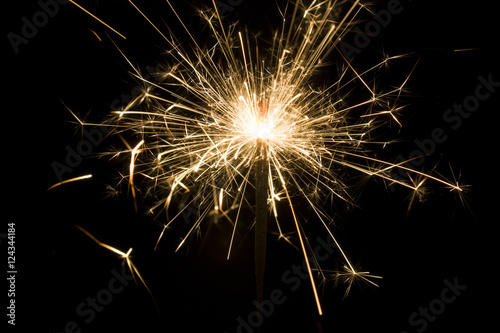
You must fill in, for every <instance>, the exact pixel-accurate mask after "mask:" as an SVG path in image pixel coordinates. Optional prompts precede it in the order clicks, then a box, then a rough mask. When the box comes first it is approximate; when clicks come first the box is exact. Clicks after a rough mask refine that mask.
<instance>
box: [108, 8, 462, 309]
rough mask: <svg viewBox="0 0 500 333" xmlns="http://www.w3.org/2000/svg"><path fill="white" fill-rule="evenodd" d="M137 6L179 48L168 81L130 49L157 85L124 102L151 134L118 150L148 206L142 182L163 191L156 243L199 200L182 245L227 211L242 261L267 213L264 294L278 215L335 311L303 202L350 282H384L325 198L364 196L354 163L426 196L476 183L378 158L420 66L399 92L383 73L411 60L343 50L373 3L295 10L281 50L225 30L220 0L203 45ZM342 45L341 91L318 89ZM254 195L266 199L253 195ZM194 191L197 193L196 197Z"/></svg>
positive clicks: (129, 119) (123, 125)
mask: <svg viewBox="0 0 500 333" xmlns="http://www.w3.org/2000/svg"><path fill="white" fill-rule="evenodd" d="M129 2H130V3H131V4H132V5H133V6H134V8H135V9H136V10H137V11H138V12H139V13H140V14H141V15H142V16H143V17H144V18H145V19H146V20H147V21H148V22H149V23H150V24H151V26H152V27H153V28H154V29H155V30H156V31H157V32H158V33H159V34H160V35H161V36H162V37H163V38H164V40H165V42H166V43H167V44H168V45H169V47H170V52H169V56H170V59H171V64H170V65H169V67H168V68H167V69H166V70H165V71H164V72H162V73H158V74H159V75H158V80H152V79H146V78H145V77H144V76H143V75H141V72H140V70H139V69H138V68H136V67H135V66H134V65H132V63H131V62H130V61H129V60H128V59H127V58H126V57H125V59H127V61H128V62H129V64H130V66H131V68H132V75H133V76H134V77H135V78H137V79H138V80H139V81H140V82H141V83H142V84H143V85H144V90H143V92H142V93H141V94H140V95H138V96H136V97H135V98H134V99H133V100H132V101H131V102H130V103H129V104H128V105H127V106H126V107H124V108H123V109H121V110H114V111H113V113H114V114H115V115H116V127H115V132H116V133H119V134H120V135H121V136H122V137H123V135H124V133H126V132H130V131H132V132H133V133H135V137H136V138H137V139H134V140H136V141H134V143H132V144H130V145H129V144H128V143H127V145H128V149H125V150H121V151H117V152H114V153H113V154H114V156H116V155H119V154H124V153H127V154H130V165H129V175H128V176H125V178H127V179H128V183H129V188H130V192H131V194H132V197H133V200H134V205H135V208H136V210H137V194H136V189H137V188H146V189H147V194H149V195H151V196H153V197H155V198H158V200H157V202H156V203H155V205H154V206H153V207H151V208H150V211H151V212H152V213H154V215H155V219H156V220H160V217H161V216H162V215H163V214H164V216H165V221H166V222H165V223H163V229H162V231H161V234H160V236H159V238H158V241H157V244H156V246H158V245H159V242H160V240H161V238H162V236H163V235H164V232H165V231H166V230H167V229H168V228H171V227H173V226H174V225H175V223H176V221H179V220H180V218H179V217H180V216H181V215H182V214H183V212H184V211H185V210H186V209H187V208H188V207H189V206H190V205H192V204H193V203H196V204H197V207H196V209H198V210H199V212H198V216H197V219H196V220H195V221H193V223H192V225H191V226H190V229H189V231H188V232H187V234H186V235H185V236H184V237H183V238H182V239H181V240H180V242H179V245H178V247H177V249H176V251H177V250H179V249H180V248H181V247H182V246H183V245H184V244H185V243H186V241H187V240H188V239H189V237H191V236H192V235H193V234H195V233H196V232H200V230H201V229H202V227H203V226H204V224H206V223H210V222H208V219H207V216H208V215H210V214H213V215H216V216H220V217H221V220H222V221H227V222H228V223H229V224H230V225H231V227H232V236H231V238H230V239H229V240H228V253H227V258H228V259H229V258H230V255H231V251H232V249H233V245H234V242H235V240H236V238H237V230H238V227H240V226H241V225H242V224H245V223H246V224H248V223H249V221H248V220H246V219H243V218H242V214H244V211H245V210H248V209H250V210H252V211H254V214H255V220H254V224H253V227H254V228H255V261H256V267H255V271H256V279H257V300H258V302H261V301H262V294H263V291H262V290H263V275H264V267H265V252H266V235H267V232H268V226H267V222H268V216H272V217H273V218H274V223H275V225H276V228H277V230H278V234H279V236H278V238H279V239H284V240H286V241H287V242H288V243H290V244H292V245H294V246H296V247H297V248H298V249H300V251H301V252H302V255H303V256H304V258H305V262H306V265H307V271H308V274H309V278H310V282H311V287H312V290H313V294H314V298H315V301H316V306H317V309H318V313H319V314H321V313H322V309H321V304H320V300H319V296H318V292H317V290H316V284H315V274H316V273H319V274H320V275H321V276H323V277H325V273H326V272H327V271H323V270H322V269H321V268H320V267H319V266H318V265H317V262H316V263H314V264H315V265H314V266H315V267H313V265H312V264H313V263H311V262H310V257H311V256H312V254H311V253H309V251H308V248H309V247H310V246H309V245H308V241H307V237H305V234H304V231H303V229H302V227H301V218H300V216H299V214H298V211H297V206H296V205H295V203H294V201H295V200H294V199H293V198H294V197H301V198H302V199H301V200H302V201H304V202H306V203H307V204H308V206H309V207H310V208H311V210H312V212H314V214H315V216H316V218H317V220H318V221H319V223H320V224H321V225H322V226H323V227H324V229H325V231H326V233H328V235H329V236H330V237H331V238H332V239H333V240H334V242H335V244H336V245H337V247H338V248H339V251H340V255H341V259H342V260H343V261H344V267H345V271H343V272H337V273H336V277H337V278H338V279H341V280H342V281H344V282H346V283H347V284H348V288H347V292H348V291H349V290H350V287H351V284H352V283H353V282H354V281H355V280H356V279H358V280H360V281H365V282H369V283H371V284H373V285H376V284H375V283H374V282H373V281H371V280H369V279H370V278H371V279H375V278H380V277H378V276H374V275H370V273H369V272H361V271H358V270H357V269H356V268H355V267H354V266H353V264H352V263H351V261H350V260H349V258H348V255H347V254H346V253H345V251H344V250H343V249H342V247H341V246H340V244H339V242H338V241H337V239H336V237H335V235H334V234H333V232H332V230H331V228H330V224H331V222H332V221H333V219H332V218H331V217H330V216H329V215H328V214H327V213H326V212H325V211H323V210H322V208H321V207H320V205H319V204H318V201H321V200H322V199H324V198H327V197H333V198H335V199H337V200H341V201H345V202H347V203H352V202H353V201H354V200H353V198H352V197H351V195H350V194H349V191H348V186H347V179H346V177H345V175H344V172H345V170H355V171H356V172H358V173H360V174H364V175H368V176H370V177H378V178H381V179H383V180H384V181H386V182H389V183H390V184H394V183H396V184H399V185H401V186H405V187H407V188H409V189H411V190H413V191H414V192H415V193H419V190H420V188H421V186H422V184H423V183H424V182H425V181H426V180H433V181H436V182H439V183H441V184H444V185H446V186H447V187H449V188H450V189H451V190H456V191H462V189H461V188H460V187H459V186H458V185H457V184H453V183H451V182H448V181H446V180H444V179H442V178H439V177H435V176H432V175H429V174H425V173H422V172H419V171H415V170H412V169H409V168H407V167H405V166H404V165H403V163H399V164H395V163H391V162H389V161H384V160H382V159H379V158H377V156H376V154H375V153H373V151H374V150H375V151H376V149H377V148H376V147H377V146H378V147H380V149H382V148H383V147H385V146H386V145H387V144H388V143H389V142H386V141H383V142H378V141H376V140H375V139H373V138H372V134H373V133H375V130H376V129H377V128H378V126H379V125H380V124H385V123H389V124H391V123H392V124H394V125H395V126H401V123H400V122H399V120H398V118H397V114H398V112H399V111H400V110H401V107H400V106H399V99H400V96H401V94H402V93H403V91H404V88H405V86H406V83H407V82H408V78H409V75H408V77H406V78H405V79H404V80H403V82H402V83H401V84H400V85H399V86H397V87H395V88H391V89H387V87H383V89H379V88H378V87H377V86H376V85H375V83H374V81H373V79H372V78H371V76H373V75H374V73H375V72H376V71H377V70H379V69H381V68H383V67H385V66H388V65H389V64H390V63H392V62H393V61H396V60H397V59H399V58H403V57H404V56H403V55H398V56H386V57H385V58H384V59H383V60H382V61H381V62H379V63H378V64H376V65H374V66H372V67H371V68H369V69H367V70H364V71H362V72H358V71H357V70H356V69H355V68H354V67H353V66H352V64H351V63H350V61H349V60H347V59H345V58H343V57H342V56H341V53H340V52H339V50H338V49H337V46H338V44H339V43H340V41H341V40H342V38H345V36H346V34H347V33H348V32H349V30H350V28H351V27H352V26H353V24H354V23H355V19H356V17H357V15H359V14H360V12H361V11H363V10H364V6H363V5H362V4H361V3H360V1H359V0H358V1H352V2H346V1H316V0H315V1H311V2H310V3H309V4H306V3H305V1H302V0H298V1H296V2H295V3H293V4H292V3H288V4H287V6H286V7H285V8H284V9H283V10H282V15H283V21H282V24H281V28H280V29H278V30H277V31H276V32H275V34H274V37H273V38H272V39H271V40H270V41H269V42H270V43H268V44H269V45H271V47H270V48H269V49H267V50H263V49H262V45H265V44H263V43H262V41H261V40H259V38H257V37H255V38H254V39H252V38H250V37H249V33H248V32H241V31H237V30H236V26H234V25H232V26H229V27H227V28H225V27H224V26H223V25H222V21H221V18H220V17H219V15H218V13H217V9H216V8H217V6H216V4H215V2H214V3H213V5H214V8H215V10H212V11H201V16H202V17H203V18H204V20H205V22H206V23H207V25H208V26H209V27H210V31H211V33H212V35H213V38H214V43H213V45H212V47H209V48H204V47H201V46H200V45H199V43H198V41H197V39H196V37H195V36H194V35H193V34H192V33H191V32H190V31H189V30H188V29H187V28H186V27H185V25H184V23H183V21H182V20H181V19H180V18H179V20H180V22H181V24H182V25H183V27H184V28H185V29H186V32H187V33H188V35H189V37H190V39H191V49H187V50H186V49H184V48H183V46H182V45H181V43H179V42H178V41H177V40H176V37H175V36H173V35H166V34H164V33H163V32H162V31H161V30H160V29H159V28H158V27H157V26H156V25H155V24H154V23H153V22H152V21H151V20H150V18H148V17H147V16H146V15H145V14H144V13H143V12H142V10H141V9H140V8H139V7H138V6H136V5H135V4H134V3H133V2H132V1H129ZM167 3H168V4H169V6H170V7H171V8H172V10H173V11H174V13H175V14H176V15H177V17H179V15H178V14H177V12H176V11H175V9H174V8H173V7H172V6H171V4H170V2H169V1H168V0H167ZM120 52H121V51H120ZM337 53H338V54H339V55H340V56H339V58H340V61H341V63H342V64H341V65H340V66H339V71H338V77H337V78H336V79H335V81H334V82H332V83H330V84H328V85H327V86H321V85H318V84H317V77H316V75H317V73H319V72H321V71H322V70H323V68H325V66H326V63H328V60H329V59H330V58H329V57H331V56H332V55H336V54H337ZM160 78H161V79H160ZM129 140H130V139H129ZM132 147H133V148H132ZM373 147H375V149H374V148H373ZM398 168H399V169H400V170H403V171H404V172H407V173H408V174H409V177H408V179H409V181H406V180H401V179H398V178H395V177H394V176H393V175H394V170H395V169H398ZM252 175H253V176H252ZM414 179H418V182H415V181H414ZM253 191H255V202H252V200H251V199H250V198H251V197H249V194H251V193H252V192H253ZM186 194H191V199H188V200H185V197H186ZM183 198H184V199H183ZM318 199H320V200H318ZM179 200H185V203H186V204H185V205H184V206H183V207H182V208H181V209H179V210H176V206H175V205H173V203H174V202H178V201H179ZM279 206H284V207H287V208H288V209H289V210H290V213H291V216H292V218H291V220H281V219H279V214H278V211H279V210H280V209H278V207H279ZM287 229H292V230H294V232H295V234H296V235H297V237H298V242H296V241H294V240H293V239H292V238H291V237H289V236H288V235H287V232H286V230H287ZM313 260H314V259H313Z"/></svg>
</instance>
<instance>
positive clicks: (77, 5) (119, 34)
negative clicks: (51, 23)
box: [69, 0, 127, 39]
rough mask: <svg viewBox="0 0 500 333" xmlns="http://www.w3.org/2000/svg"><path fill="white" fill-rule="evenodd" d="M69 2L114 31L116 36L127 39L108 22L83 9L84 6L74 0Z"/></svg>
mask: <svg viewBox="0 0 500 333" xmlns="http://www.w3.org/2000/svg"><path fill="white" fill-rule="evenodd" d="M69 2H71V3H72V4H73V5H75V6H76V7H78V8H80V9H81V10H83V11H84V12H85V13H87V14H88V15H90V16H92V17H93V18H94V19H96V20H97V21H99V22H100V23H101V24H103V25H104V26H105V27H107V28H108V29H109V30H111V31H113V32H114V33H115V34H117V35H118V36H120V37H121V38H123V39H127V38H126V37H125V36H123V35H122V34H121V33H119V32H118V31H117V30H115V29H113V28H112V27H111V26H110V25H108V24H107V23H106V22H104V21H103V20H101V19H100V18H98V17H97V16H95V15H94V14H92V13H91V12H89V11H88V10H86V9H85V8H83V7H82V6H80V5H79V4H77V3H76V2H75V1H73V0H69Z"/></svg>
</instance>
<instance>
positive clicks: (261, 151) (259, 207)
mask: <svg viewBox="0 0 500 333" xmlns="http://www.w3.org/2000/svg"><path fill="white" fill-rule="evenodd" d="M259 106H260V110H259V113H260V115H259V117H260V122H261V126H266V123H267V112H268V110H267V108H268V105H267V101H265V100H263V101H261V102H260V103H259ZM268 178H269V162H268V158H267V143H266V139H264V138H259V139H258V140H257V161H256V162H255V277H256V285H257V304H258V307H259V311H260V310H261V306H262V301H263V300H264V299H263V298H264V297H263V295H264V271H265V265H266V240H267V197H268V194H267V191H268V182H269V180H268Z"/></svg>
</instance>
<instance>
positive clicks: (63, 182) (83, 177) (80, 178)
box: [46, 174, 92, 191]
mask: <svg viewBox="0 0 500 333" xmlns="http://www.w3.org/2000/svg"><path fill="white" fill-rule="evenodd" d="M89 178H92V175H91V174H88V175H83V176H79V177H74V178H71V179H66V180H63V181H60V182H59V183H56V184H54V185H52V186H50V187H49V188H48V189H47V190H46V191H50V190H52V189H53V188H54V187H57V186H60V185H63V184H67V183H71V182H76V181H79V180H83V179H89Z"/></svg>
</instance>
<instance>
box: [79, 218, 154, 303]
mask: <svg viewBox="0 0 500 333" xmlns="http://www.w3.org/2000/svg"><path fill="white" fill-rule="evenodd" d="M75 227H77V228H78V229H79V230H80V231H81V232H83V233H84V234H85V235H87V236H88V237H89V238H91V239H92V240H93V241H94V242H96V243H97V244H98V245H99V246H102V247H104V248H105V249H108V250H110V251H111V252H114V253H116V254H118V255H119V256H120V257H122V258H123V259H125V260H126V262H127V266H128V268H129V270H130V273H132V277H133V278H134V281H135V283H137V280H136V278H135V276H136V275H137V277H138V278H139V279H140V280H141V282H142V284H143V285H144V287H145V288H146V290H147V291H148V293H149V295H150V296H151V297H152V298H153V302H154V303H155V306H156V309H157V310H158V311H159V309H158V306H157V304H156V300H155V298H154V297H153V294H152V293H151V290H150V289H149V287H148V285H147V284H146V281H144V279H143V277H142V275H141V274H140V273H139V270H138V269H137V267H136V266H135V265H134V263H133V262H132V260H131V259H130V254H131V253H132V248H130V249H128V251H127V252H123V251H121V250H119V249H117V248H115V247H113V246H111V245H108V244H105V243H102V242H101V241H99V240H98V239H97V238H96V237H94V236H93V235H92V234H91V233H90V232H88V231H87V230H85V229H84V228H82V227H81V226H79V225H78V224H75Z"/></svg>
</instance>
